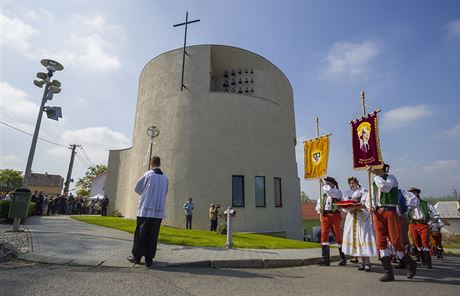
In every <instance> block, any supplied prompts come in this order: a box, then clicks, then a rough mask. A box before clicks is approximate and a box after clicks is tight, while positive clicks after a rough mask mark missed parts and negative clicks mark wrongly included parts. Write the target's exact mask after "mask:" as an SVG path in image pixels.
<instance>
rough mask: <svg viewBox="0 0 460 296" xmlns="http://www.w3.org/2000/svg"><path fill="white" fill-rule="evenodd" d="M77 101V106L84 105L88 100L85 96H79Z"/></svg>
mask: <svg viewBox="0 0 460 296" xmlns="http://www.w3.org/2000/svg"><path fill="white" fill-rule="evenodd" d="M75 102H76V103H77V106H83V105H85V104H86V102H87V100H86V99H85V98H82V97H77V99H76V100H75Z"/></svg>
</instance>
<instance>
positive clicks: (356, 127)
mask: <svg viewBox="0 0 460 296" xmlns="http://www.w3.org/2000/svg"><path fill="white" fill-rule="evenodd" d="M350 124H351V141H352V148H353V168H354V169H355V170H363V169H365V168H366V166H371V167H382V166H383V160H382V152H381V150H380V140H379V125H378V117H377V112H372V113H369V114H366V115H365V116H363V117H361V118H358V119H355V120H352V121H351V122H350Z"/></svg>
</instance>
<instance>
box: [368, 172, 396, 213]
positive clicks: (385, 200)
mask: <svg viewBox="0 0 460 296" xmlns="http://www.w3.org/2000/svg"><path fill="white" fill-rule="evenodd" d="M382 178H383V179H384V180H386V179H387V178H388V175H387V174H385V175H383V176H382ZM372 186H373V188H374V196H377V194H378V193H379V189H378V188H377V185H376V184H375V182H373V183H372ZM380 204H381V205H382V206H384V205H397V204H398V187H393V188H391V190H390V192H380Z"/></svg>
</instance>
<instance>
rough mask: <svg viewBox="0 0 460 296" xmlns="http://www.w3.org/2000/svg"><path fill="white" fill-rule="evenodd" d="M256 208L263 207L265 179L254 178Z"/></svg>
mask: <svg viewBox="0 0 460 296" xmlns="http://www.w3.org/2000/svg"><path fill="white" fill-rule="evenodd" d="M255 192H256V207H265V177H261V176H256V180H255Z"/></svg>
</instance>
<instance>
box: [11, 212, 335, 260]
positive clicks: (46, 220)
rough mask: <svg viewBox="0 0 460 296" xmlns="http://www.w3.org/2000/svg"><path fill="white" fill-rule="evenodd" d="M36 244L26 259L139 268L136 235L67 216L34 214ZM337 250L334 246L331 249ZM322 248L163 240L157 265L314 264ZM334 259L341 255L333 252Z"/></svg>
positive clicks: (29, 225) (29, 227)
mask: <svg viewBox="0 0 460 296" xmlns="http://www.w3.org/2000/svg"><path fill="white" fill-rule="evenodd" d="M25 227H26V228H27V230H28V231H29V233H30V238H31V241H32V244H31V245H32V249H31V250H30V252H29V253H26V254H23V255H21V256H20V258H21V259H24V260H27V261H33V262H40V263H49V264H63V265H76V266H101V267H138V266H139V265H134V264H132V263H129V262H128V261H127V260H126V257H127V256H128V255H130V253H131V248H132V239H133V235H132V234H130V233H127V232H123V231H119V230H114V229H110V228H105V227H100V226H96V225H91V224H87V223H83V222H79V221H76V220H73V219H71V218H70V217H68V216H49V217H47V216H45V217H37V216H34V217H30V218H28V219H27V220H26V225H25ZM334 252H337V251H336V250H332V253H334ZM320 256H321V249H300V250H299V249H297V250H295V249H292V250H287V249H282V250H266V249H230V250H229V249H226V248H205V247H188V246H177V245H165V244H159V245H158V251H157V254H156V257H155V259H154V264H153V267H168V266H187V267H192V266H193V267H228V268H245V267H247V268H271V267H290V266H302V265H309V264H314V263H316V262H317V261H319V260H320ZM332 259H335V260H336V259H338V256H334V257H333V258H332Z"/></svg>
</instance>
